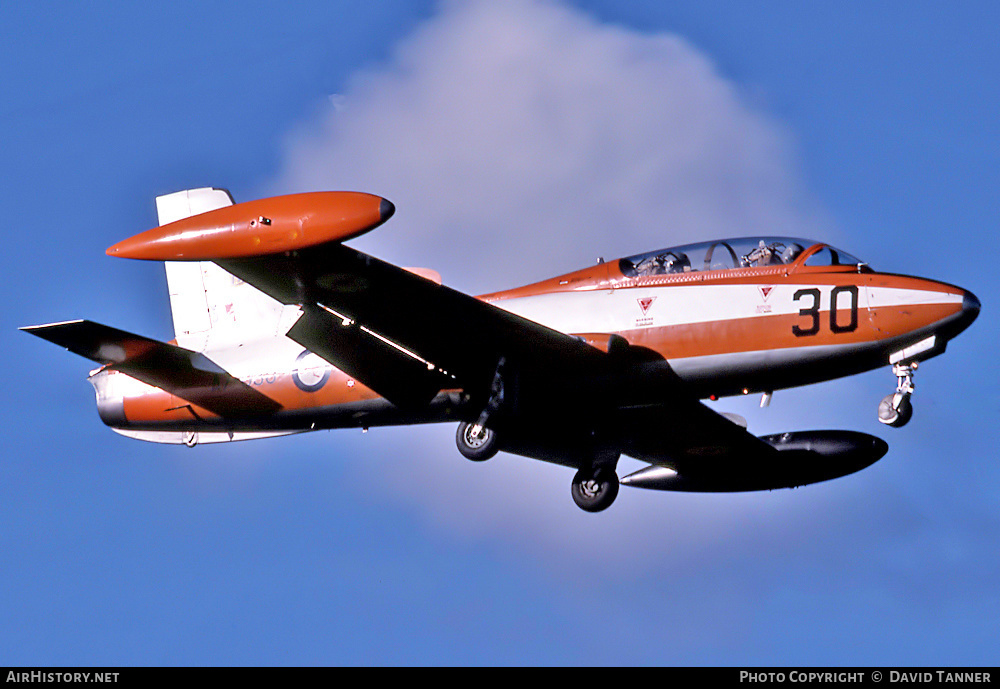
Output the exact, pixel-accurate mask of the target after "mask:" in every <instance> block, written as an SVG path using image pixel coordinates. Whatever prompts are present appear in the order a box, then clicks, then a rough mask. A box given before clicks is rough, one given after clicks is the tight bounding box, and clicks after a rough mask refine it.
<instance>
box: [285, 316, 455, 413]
mask: <svg viewBox="0 0 1000 689" xmlns="http://www.w3.org/2000/svg"><path fill="white" fill-rule="evenodd" d="M288 337H289V338H291V339H292V340H295V341H296V342H298V343H299V344H301V345H302V346H304V347H306V348H307V349H309V350H310V351H312V352H314V353H316V354H318V355H319V356H321V357H322V358H323V359H326V360H327V361H329V362H330V363H331V364H333V365H334V366H336V367H337V368H339V369H340V370H341V371H343V372H344V373H346V374H348V375H349V376H351V377H353V378H356V379H357V380H360V381H361V382H362V383H364V384H365V385H366V386H368V387H369V388H371V389H372V390H374V391H375V392H377V393H378V394H379V395H381V396H382V397H385V398H386V399H387V400H389V401H390V402H392V403H393V404H395V405H396V406H397V407H404V408H406V407H414V406H420V405H423V404H426V403H428V402H430V401H431V399H432V398H433V397H434V395H435V394H436V393H437V392H438V391H439V390H441V389H442V388H443V387H445V386H446V385H447V384H448V383H449V378H448V377H447V376H445V375H444V374H443V373H441V371H439V370H438V369H437V368H436V367H434V366H433V365H428V363H427V362H426V361H424V360H422V359H419V358H417V357H415V356H414V355H412V354H409V353H407V352H406V351H404V350H403V349H401V348H400V347H398V346H395V345H393V344H392V343H390V342H386V341H385V340H383V339H380V338H379V337H378V336H376V335H375V334H374V333H372V332H370V331H368V330H367V329H365V328H364V327H363V326H361V325H359V324H358V323H356V322H354V321H350V320H349V319H344V318H343V317H338V316H337V315H336V314H333V313H331V312H330V311H328V310H327V309H323V308H321V307H318V306H310V305H307V306H304V307H303V314H302V316H301V317H300V318H299V320H298V321H297V322H296V323H295V325H294V326H292V328H291V330H289V331H288Z"/></svg>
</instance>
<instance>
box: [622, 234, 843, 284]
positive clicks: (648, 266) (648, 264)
mask: <svg viewBox="0 0 1000 689" xmlns="http://www.w3.org/2000/svg"><path fill="white" fill-rule="evenodd" d="M816 244H819V242H815V241H812V240H810V239H795V238H792V237H742V238H739V239H721V240H716V241H712V242H701V243H699V244H685V245H684V246H675V247H672V248H669V249H660V250H659V251H650V252H649V253H645V254H638V255H636V256H629V257H627V258H623V259H621V260H620V261H619V262H618V267H619V268H620V269H621V271H622V274H623V275H625V276H627V277H639V276H645V275H667V274H671V273H689V272H692V271H699V270H734V269H737V268H760V267H765V266H780V265H787V264H789V263H794V262H795V260H796V259H797V258H798V257H799V256H800V255H801V254H802V252H803V251H805V250H807V249H809V248H810V247H812V246H815V245H816ZM860 264H862V261H860V260H858V259H857V258H855V257H854V256H851V255H850V254H848V253H846V252H844V251H840V250H839V249H834V248H833V247H832V246H827V245H824V246H823V247H822V248H821V249H819V250H818V251H816V252H815V253H813V254H812V255H811V256H809V257H808V258H807V259H806V261H805V264H804V265H807V266H854V265H860Z"/></svg>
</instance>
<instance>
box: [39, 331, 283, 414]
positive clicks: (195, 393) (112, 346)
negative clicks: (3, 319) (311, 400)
mask: <svg viewBox="0 0 1000 689" xmlns="http://www.w3.org/2000/svg"><path fill="white" fill-rule="evenodd" d="M21 330H24V331H25V332H28V333H31V334H32V335H35V336H37V337H40V338H42V339H43V340H48V341H49V342H52V343H53V344H57V345H59V346H60V347H63V348H65V349H68V350H69V351H71V352H73V353H74V354H78V355H80V356H82V357H85V358H87V359H90V360H92V361H96V362H98V363H100V364H104V365H106V366H108V367H109V368H111V369H113V370H116V371H121V372H122V373H125V374H127V375H129V376H132V377H133V378H135V379H137V380H141V381H142V382H143V383H146V384H147V385H153V386H155V387H158V388H160V389H162V390H166V391H167V392H170V393H172V394H174V395H176V396H178V397H181V398H183V399H185V400H187V401H189V402H193V403H194V404H197V405H198V406H200V407H203V408H205V409H207V410H209V411H211V412H213V413H215V414H218V415H219V416H223V417H225V416H246V415H257V414H273V413H274V412H275V411H277V410H278V409H280V408H281V405H280V404H278V403H277V402H275V401H274V400H272V399H271V398H270V397H267V396H266V395H264V394H262V393H260V392H258V391H257V390H255V389H254V388H252V387H250V386H249V385H247V384H246V383H244V382H242V381H240V380H238V379H237V378H235V377H233V376H232V375H231V374H229V373H227V372H226V371H225V370H223V369H222V368H221V367H220V366H219V365H218V364H216V363H215V362H214V361H212V360H211V359H209V358H208V357H206V356H205V355H204V354H201V353H199V352H192V351H190V350H188V349H183V348H182V347H177V346H176V345H171V344H167V343H166V342H160V341H159V340H153V339H150V338H148V337H143V336H141V335H135V334H133V333H130V332H126V331H124V330H119V329H117V328H112V327H110V326H107V325H102V324H100V323H94V322H93V321H88V320H77V321H66V322H64V323H50V324H48V325H34V326H28V327H24V328H21Z"/></svg>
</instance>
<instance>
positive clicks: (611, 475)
mask: <svg viewBox="0 0 1000 689" xmlns="http://www.w3.org/2000/svg"><path fill="white" fill-rule="evenodd" d="M570 492H571V493H572V494H573V502H575V503H576V504H577V506H578V507H579V508H580V509H581V510H584V511H586V512H600V511H601V510H606V509H608V508H609V507H611V503H613V502H614V501H615V498H617V497H618V474H616V473H615V469H614V467H613V466H596V467H593V468H589V469H580V470H579V471H578V472H576V476H574V477H573V485H572V487H571V488H570Z"/></svg>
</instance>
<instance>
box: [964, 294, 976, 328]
mask: <svg viewBox="0 0 1000 689" xmlns="http://www.w3.org/2000/svg"><path fill="white" fill-rule="evenodd" d="M962 312H963V313H965V314H967V315H968V316H970V320H969V322H970V323H971V322H972V320H971V319H972V318H975V317H976V316H978V315H979V299H977V298H976V295H975V294H973V293H972V292H969V291H966V292H965V294H964V295H963V296H962Z"/></svg>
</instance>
